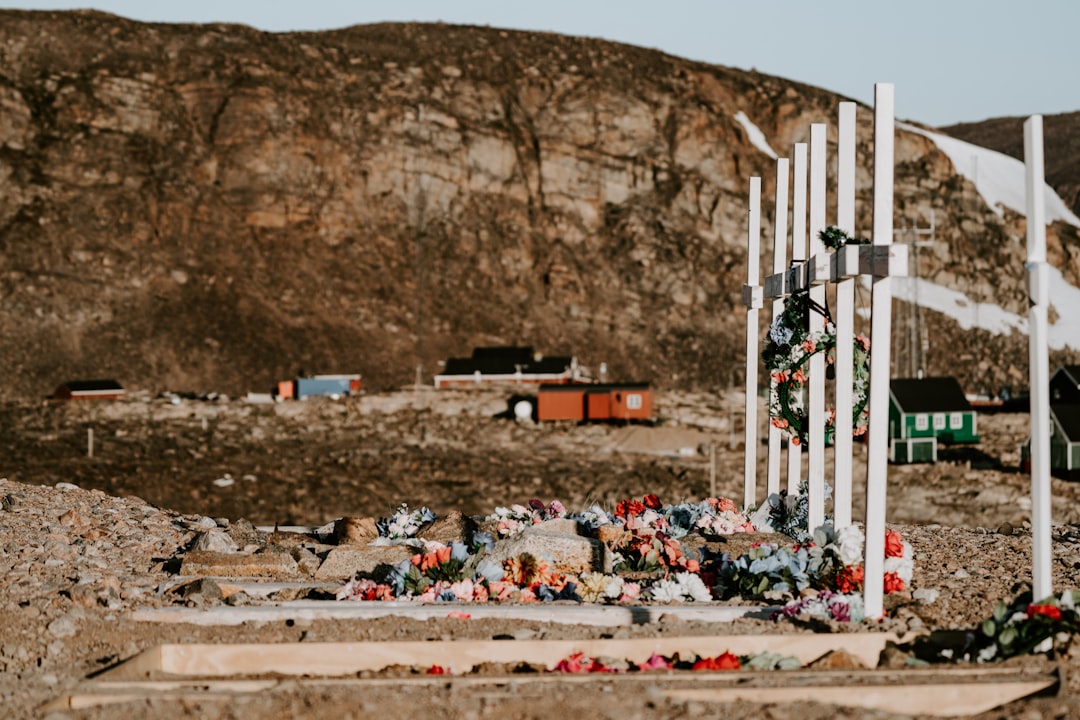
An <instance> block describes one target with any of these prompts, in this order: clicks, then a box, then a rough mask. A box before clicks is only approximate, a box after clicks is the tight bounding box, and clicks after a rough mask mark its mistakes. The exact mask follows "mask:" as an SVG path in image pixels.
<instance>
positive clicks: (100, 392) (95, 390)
mask: <svg viewBox="0 0 1080 720" xmlns="http://www.w3.org/2000/svg"><path fill="white" fill-rule="evenodd" d="M123 396H124V388H123V387H121V385H120V383H118V382H116V381H115V380H69V381H67V382H65V383H62V384H60V385H58V386H57V388H56V390H54V391H53V397H54V398H56V399H57V400H115V399H117V398H121V397H123Z"/></svg>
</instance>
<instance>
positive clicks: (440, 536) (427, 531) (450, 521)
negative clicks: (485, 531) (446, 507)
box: [417, 510, 477, 545]
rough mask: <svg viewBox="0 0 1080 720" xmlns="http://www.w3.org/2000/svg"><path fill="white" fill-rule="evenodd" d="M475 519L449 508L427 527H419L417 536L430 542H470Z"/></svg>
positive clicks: (474, 527)
mask: <svg viewBox="0 0 1080 720" xmlns="http://www.w3.org/2000/svg"><path fill="white" fill-rule="evenodd" d="M476 529H477V525H476V521H475V520H473V519H472V518H471V517H469V516H467V515H462V514H461V512H460V511H458V510H451V511H450V512H449V513H448V514H447V515H446V517H441V518H438V519H437V520H434V521H433V522H431V523H430V524H428V525H427V527H424V528H421V529H420V531H419V532H418V533H417V537H421V538H423V539H424V540H431V541H432V542H440V543H442V544H444V545H449V544H450V543H452V542H460V543H465V544H466V545H468V544H470V543H471V542H472V536H473V533H474V532H476Z"/></svg>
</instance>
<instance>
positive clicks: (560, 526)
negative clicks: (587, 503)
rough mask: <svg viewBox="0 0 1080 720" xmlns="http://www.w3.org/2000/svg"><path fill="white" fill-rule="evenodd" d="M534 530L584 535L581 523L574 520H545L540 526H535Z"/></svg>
mask: <svg viewBox="0 0 1080 720" xmlns="http://www.w3.org/2000/svg"><path fill="white" fill-rule="evenodd" d="M533 528H535V529H537V530H543V531H544V532H551V533H560V534H563V535H575V536H576V535H581V534H582V533H581V530H582V526H581V523H579V522H578V521H577V520H574V519H573V518H553V519H551V520H545V521H544V522H542V523H540V524H539V525H533Z"/></svg>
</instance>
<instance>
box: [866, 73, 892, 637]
mask: <svg viewBox="0 0 1080 720" xmlns="http://www.w3.org/2000/svg"><path fill="white" fill-rule="evenodd" d="M895 126H896V119H895V111H894V97H893V86H892V84H890V83H877V84H876V85H874V232H873V243H874V245H875V246H876V247H882V246H884V247H887V246H889V245H891V244H892V236H893V174H894V171H895V168H894V164H895V160H894V158H893V148H894V146H895V143H896V138H895V137H894V135H895V132H896V127H895ZM872 282H873V285H872V286H871V291H870V293H871V300H870V303H871V305H870V313H871V317H870V347H871V353H870V402H869V407H870V417H869V422H868V424H869V428H868V431H867V461H866V462H867V467H866V545H865V559H864V564H863V567H864V568H865V579H864V581H863V604H864V606H865V612H866V617H868V618H879V617H881V616H882V615H883V614H884V612H885V607H884V602H885V597H884V587H885V495H886V489H887V486H888V473H889V377H890V372H891V369H890V367H889V360H890V358H891V356H892V284H891V283H892V279H891V278H890V277H889V276H888V275H886V276H884V277H881V276H878V275H875V276H874V278H873V281H872Z"/></svg>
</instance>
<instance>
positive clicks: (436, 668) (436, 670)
mask: <svg viewBox="0 0 1080 720" xmlns="http://www.w3.org/2000/svg"><path fill="white" fill-rule="evenodd" d="M427 674H428V675H449V674H450V671H449V670H447V669H446V668H444V667H443V666H442V665H432V666H431V667H429V668H428V670H427Z"/></svg>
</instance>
